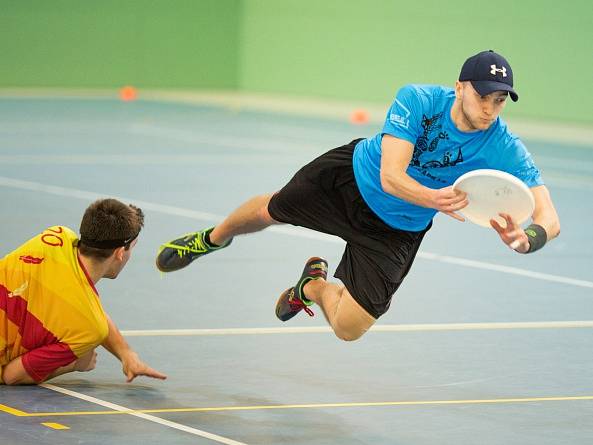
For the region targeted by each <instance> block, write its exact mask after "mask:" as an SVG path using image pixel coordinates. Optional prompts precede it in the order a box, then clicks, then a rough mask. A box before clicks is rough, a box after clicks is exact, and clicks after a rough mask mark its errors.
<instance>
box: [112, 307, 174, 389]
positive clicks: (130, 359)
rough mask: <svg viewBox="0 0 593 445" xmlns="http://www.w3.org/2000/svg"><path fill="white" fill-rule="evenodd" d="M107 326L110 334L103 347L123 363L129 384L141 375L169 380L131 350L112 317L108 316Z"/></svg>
mask: <svg viewBox="0 0 593 445" xmlns="http://www.w3.org/2000/svg"><path fill="white" fill-rule="evenodd" d="M107 324H108V325H109V334H108V335H107V338H106V339H105V341H103V344H102V346H103V347H104V348H105V349H107V350H108V351H109V352H111V353H112V354H113V355H114V356H115V357H116V358H117V359H118V360H119V361H120V362H121V364H122V370H123V373H124V375H125V376H126V377H127V382H131V381H132V380H134V379H135V378H136V377H138V376H140V375H144V376H147V377H152V378H154V379H161V380H165V379H166V378H167V376H166V375H165V374H162V373H160V372H158V371H156V370H154V369H152V368H151V367H150V366H148V365H147V364H146V363H144V362H143V361H142V360H140V358H139V357H138V354H136V352H134V351H133V350H132V348H130V345H128V342H126V340H125V339H124V337H123V335H121V332H120V331H119V329H117V326H115V323H113V320H111V317H109V316H107Z"/></svg>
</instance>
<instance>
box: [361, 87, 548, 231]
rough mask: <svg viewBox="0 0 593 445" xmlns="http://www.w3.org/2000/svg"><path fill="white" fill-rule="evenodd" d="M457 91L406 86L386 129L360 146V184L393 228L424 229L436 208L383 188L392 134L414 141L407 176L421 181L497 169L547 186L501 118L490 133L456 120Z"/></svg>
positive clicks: (437, 184) (440, 181)
mask: <svg viewBox="0 0 593 445" xmlns="http://www.w3.org/2000/svg"><path fill="white" fill-rule="evenodd" d="M454 101H455V92H454V90H453V89H451V88H446V87H441V86H436V85H406V86H404V87H403V88H402V89H400V90H399V91H398V93H397V96H396V98H395V101H394V102H393V105H391V108H390V109H389V111H388V112H387V118H386V119H385V125H384V126H383V131H382V132H381V133H379V134H377V135H376V136H374V137H372V138H368V139H363V140H362V141H360V142H359V143H358V144H357V145H356V148H355V150H354V157H353V165H354V176H355V178H356V183H357V185H358V188H359V189H360V193H361V195H362V197H363V198H364V200H365V201H366V203H367V204H368V205H369V207H370V208H371V209H372V210H373V211H374V212H375V213H376V214H377V215H378V216H379V217H380V218H381V219H382V220H383V221H384V222H385V223H387V224H388V225H389V226H391V227H394V228H396V229H401V230H409V231H415V232H416V231H420V230H424V229H425V228H426V227H427V226H428V224H429V223H430V221H431V220H432V218H433V217H434V215H435V214H436V213H437V211H436V210H435V209H430V208H426V207H420V206H417V205H415V204H411V203H409V202H407V201H404V200H403V199H400V198H397V197H395V196H393V195H390V194H389V193H386V192H385V191H383V188H382V187H381V178H380V173H379V171H380V167H381V140H382V138H383V135H384V134H390V135H392V136H395V137H397V138H400V139H405V140H406V141H409V142H411V143H412V144H414V154H413V156H412V160H411V162H410V165H409V167H408V169H407V171H406V172H407V174H408V175H409V176H411V177H412V178H413V179H415V180H416V181H418V182H419V183H420V184H422V185H424V186H426V187H429V188H432V189H439V188H443V187H447V186H449V185H452V184H453V183H454V182H455V180H456V179H457V178H459V177H460V176H461V175H463V174H464V173H467V172H469V171H472V170H476V169H479V168H492V169H497V170H502V171H505V172H507V173H510V174H512V175H514V176H516V177H518V178H519V179H521V180H522V181H523V182H524V183H525V184H526V185H527V186H528V187H534V186H536V185H542V184H543V181H542V178H541V175H540V172H539V170H538V168H537V167H536V166H535V164H534V162H533V160H532V158H531V155H530V154H529V152H528V151H527V149H526V148H525V145H523V143H522V142H521V141H520V140H519V139H518V138H517V136H515V135H513V134H512V133H511V132H510V131H509V130H508V128H507V125H506V123H505V122H504V121H503V120H502V119H501V118H500V117H498V118H497V119H496V121H495V122H494V123H493V124H492V125H491V126H490V128H488V129H487V130H484V131H475V132H471V133H469V132H462V131H460V130H459V129H458V128H457V127H456V126H455V124H454V123H453V121H452V120H451V107H452V106H453V102H454Z"/></svg>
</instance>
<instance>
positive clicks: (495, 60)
mask: <svg viewBox="0 0 593 445" xmlns="http://www.w3.org/2000/svg"><path fill="white" fill-rule="evenodd" d="M459 81H460V82H471V84H472V86H473V87H474V89H475V90H476V92H477V93H478V94H479V95H480V96H487V95H488V94H490V93H493V92H495V91H506V92H508V93H509V96H511V99H512V100H513V101H515V102H516V101H517V99H519V96H518V95H517V92H516V91H515V90H514V89H513V69H512V68H511V65H509V62H508V61H507V60H506V59H505V58H504V57H503V56H501V55H500V54H497V53H495V52H494V51H492V50H489V51H482V52H479V53H478V54H475V55H473V56H471V57H470V58H469V59H467V60H466V61H465V63H464V64H463V66H462V67H461V72H460V73H459Z"/></svg>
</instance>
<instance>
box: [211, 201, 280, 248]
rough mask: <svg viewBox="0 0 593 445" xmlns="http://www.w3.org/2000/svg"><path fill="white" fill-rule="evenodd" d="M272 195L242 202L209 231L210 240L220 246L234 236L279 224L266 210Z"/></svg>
mask: <svg viewBox="0 0 593 445" xmlns="http://www.w3.org/2000/svg"><path fill="white" fill-rule="evenodd" d="M272 196H273V195H260V196H255V197H254V198H251V199H250V200H248V201H246V202H245V203H243V204H242V205H241V206H240V207H239V208H237V209H236V210H234V211H233V212H232V213H231V214H230V215H229V216H227V217H226V218H225V219H224V221H222V222H221V223H220V224H218V225H217V226H216V227H215V228H214V230H212V232H210V241H211V242H212V243H214V244H216V245H217V246H221V245H223V244H224V243H225V242H226V241H228V240H229V239H231V238H233V237H234V236H237V235H242V234H245V233H253V232H258V231H260V230H263V229H265V228H266V227H268V226H271V225H272V224H279V223H278V222H277V221H275V220H274V219H272V217H271V216H270V213H269V212H268V203H269V202H270V199H271V198H272Z"/></svg>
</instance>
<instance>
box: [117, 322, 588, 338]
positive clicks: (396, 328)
mask: <svg viewBox="0 0 593 445" xmlns="http://www.w3.org/2000/svg"><path fill="white" fill-rule="evenodd" d="M570 328H593V321H592V320H582V321H578V320H575V321H525V322H500V323H499V322H493V323H430V324H383V325H374V326H372V327H371V329H370V330H371V331H373V332H430V331H477V330H500V329H570ZM326 332H333V331H332V329H331V328H330V327H329V326H310V327H281V328H220V329H147V330H129V331H121V333H122V334H123V335H124V336H126V337H151V336H159V337H160V336H211V335H267V334H317V333H326Z"/></svg>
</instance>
